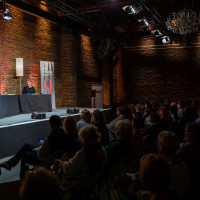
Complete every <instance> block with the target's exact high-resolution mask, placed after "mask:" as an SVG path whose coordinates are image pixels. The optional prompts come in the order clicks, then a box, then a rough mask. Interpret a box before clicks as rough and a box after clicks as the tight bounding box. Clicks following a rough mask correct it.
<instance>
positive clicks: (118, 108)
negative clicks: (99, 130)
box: [117, 106, 124, 115]
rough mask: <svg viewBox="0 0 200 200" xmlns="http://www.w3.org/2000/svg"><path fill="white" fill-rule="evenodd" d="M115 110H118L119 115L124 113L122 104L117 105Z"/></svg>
mask: <svg viewBox="0 0 200 200" xmlns="http://www.w3.org/2000/svg"><path fill="white" fill-rule="evenodd" d="M117 111H118V112H119V113H120V114H121V115H124V106H119V107H117Z"/></svg>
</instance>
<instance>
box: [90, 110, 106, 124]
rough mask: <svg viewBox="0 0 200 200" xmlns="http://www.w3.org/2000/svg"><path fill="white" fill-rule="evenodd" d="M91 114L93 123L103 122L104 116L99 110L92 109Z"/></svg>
mask: <svg viewBox="0 0 200 200" xmlns="http://www.w3.org/2000/svg"><path fill="white" fill-rule="evenodd" d="M92 115H93V116H94V123H105V120H104V116H103V114H102V112H101V111H100V110H98V109H96V110H94V111H93V112H92Z"/></svg>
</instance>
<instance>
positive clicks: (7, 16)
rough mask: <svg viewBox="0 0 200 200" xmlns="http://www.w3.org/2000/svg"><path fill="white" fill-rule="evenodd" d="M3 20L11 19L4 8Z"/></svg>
mask: <svg viewBox="0 0 200 200" xmlns="http://www.w3.org/2000/svg"><path fill="white" fill-rule="evenodd" d="M3 18H4V19H6V20H10V19H12V16H11V14H10V12H9V10H8V8H5V10H4V11H3Z"/></svg>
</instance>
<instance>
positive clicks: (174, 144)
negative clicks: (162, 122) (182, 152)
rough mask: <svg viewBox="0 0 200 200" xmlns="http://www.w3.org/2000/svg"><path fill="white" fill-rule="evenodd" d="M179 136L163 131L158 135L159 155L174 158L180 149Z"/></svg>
mask: <svg viewBox="0 0 200 200" xmlns="http://www.w3.org/2000/svg"><path fill="white" fill-rule="evenodd" d="M179 146H180V143H179V138H178V136H177V135H176V134H175V133H173V132H171V131H162V132H161V133H160V134H159V135H158V153H159V154H161V155H167V156H174V155H176V151H177V150H178V149H179Z"/></svg>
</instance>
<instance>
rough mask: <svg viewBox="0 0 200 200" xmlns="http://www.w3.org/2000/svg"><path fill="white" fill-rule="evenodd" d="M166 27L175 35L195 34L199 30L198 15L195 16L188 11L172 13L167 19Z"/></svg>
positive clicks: (199, 21) (191, 11) (199, 17)
mask: <svg viewBox="0 0 200 200" xmlns="http://www.w3.org/2000/svg"><path fill="white" fill-rule="evenodd" d="M166 27H167V29H168V30H169V31H172V32H173V33H175V34H181V35H187V34H190V33H196V32H198V31H199V30H200V14H199V16H197V14H196V12H194V11H193V10H190V9H184V10H180V11H178V12H177V13H172V14H171V15H170V16H169V17H168V18H167V22H166Z"/></svg>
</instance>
